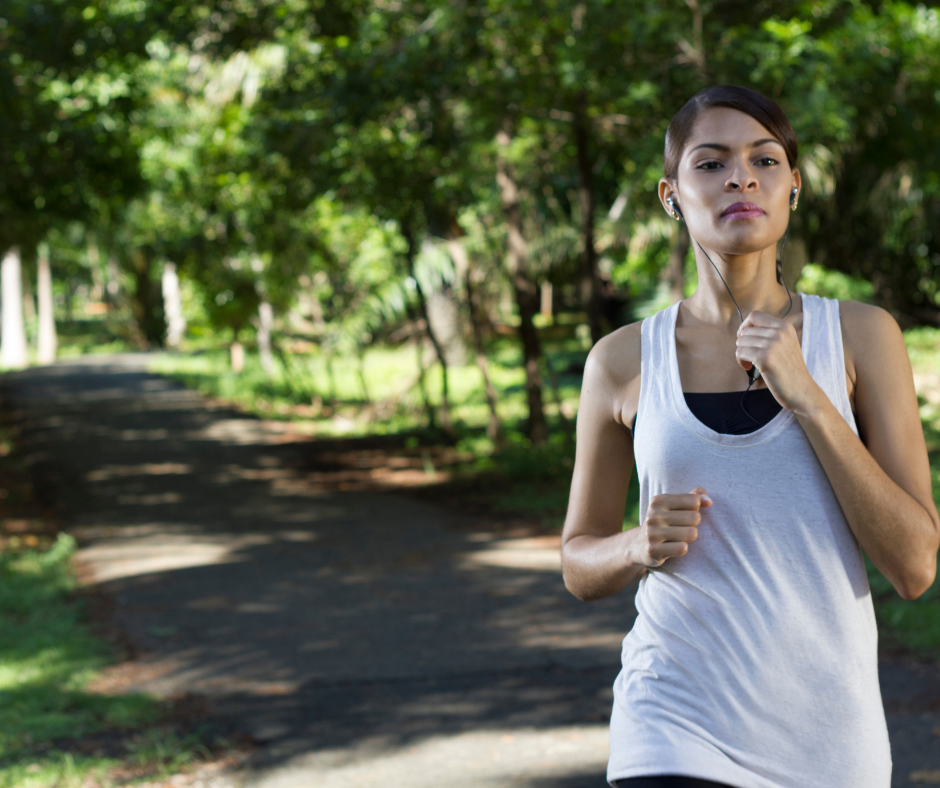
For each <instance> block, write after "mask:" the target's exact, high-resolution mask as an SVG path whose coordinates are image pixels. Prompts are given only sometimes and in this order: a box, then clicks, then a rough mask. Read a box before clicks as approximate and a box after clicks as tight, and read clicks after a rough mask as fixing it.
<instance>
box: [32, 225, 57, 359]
mask: <svg viewBox="0 0 940 788" xmlns="http://www.w3.org/2000/svg"><path fill="white" fill-rule="evenodd" d="M36 269H37V277H36V279H37V281H36V290H37V293H38V295H39V337H38V341H37V346H38V347H37V353H36V360H37V361H38V362H39V363H40V364H52V363H54V362H55V357H56V350H57V349H58V341H57V338H56V332H55V302H54V301H53V300H52V268H51V267H50V265H49V246H48V245H47V244H42V245H41V246H40V247H39V257H38V259H37V261H36Z"/></svg>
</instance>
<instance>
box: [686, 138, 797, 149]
mask: <svg viewBox="0 0 940 788" xmlns="http://www.w3.org/2000/svg"><path fill="white" fill-rule="evenodd" d="M768 142H775V143H776V144H777V145H779V146H780V147H781V148H782V147H783V143H782V142H780V140H778V139H775V138H774V137H765V138H764V139H762V140H757V142H752V143H751V147H752V148H759V147H760V146H761V145H766V144H767V143H768ZM699 148H714V149H715V150H720V151H724V152H725V153H730V152H731V148H729V147H728V146H727V145H719V144H718V143H717V142H703V143H702V144H701V145H696V146H695V147H694V148H692V150H690V151H689V153H693V152H694V151H697V150H698V149H699Z"/></svg>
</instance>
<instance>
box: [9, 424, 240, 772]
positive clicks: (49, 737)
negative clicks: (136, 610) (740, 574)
mask: <svg viewBox="0 0 940 788" xmlns="http://www.w3.org/2000/svg"><path fill="white" fill-rule="evenodd" d="M0 457H2V462H0V788H33V787H35V788H39V787H40V786H43V787H44V788H45V787H48V788H51V787H52V786H55V788H73V787H74V788H80V787H81V786H84V787H85V788H90V786H101V787H102V788H107V787H109V786H113V785H118V784H121V785H123V784H127V781H128V780H131V781H139V780H140V779H145V778H146V779H152V778H154V777H161V776H166V775H168V774H171V773H175V772H177V771H179V770H180V769H182V768H184V767H186V766H187V765H188V764H190V763H195V762H196V761H198V760H200V759H202V758H203V757H204V756H205V755H206V754H208V753H209V749H207V744H209V745H210V746H211V748H212V749H213V750H214V749H217V748H223V747H224V746H225V743H224V742H222V741H218V740H216V738H214V734H213V732H212V731H209V730H207V729H206V730H202V729H199V728H198V727H195V728H194V727H192V725H190V724H189V723H186V724H182V723H180V722H179V721H177V720H176V719H175V717H176V715H175V714H174V711H173V708H172V706H171V705H170V704H167V703H166V702H163V701H161V700H157V699H156V698H152V697H149V696H147V695H141V694H127V695H109V694H104V693H101V692H96V691H93V689H91V687H92V684H93V681H94V679H95V678H97V677H99V676H100V675H101V671H102V670H103V669H105V668H106V667H107V666H108V665H109V664H110V663H112V662H113V661H114V655H113V653H112V651H111V648H110V647H109V645H108V643H106V642H105V641H104V640H102V639H100V638H98V637H95V636H94V635H93V633H92V631H91V627H90V626H89V623H88V621H87V618H86V610H85V605H84V604H83V601H82V600H81V599H80V598H78V597H77V596H76V595H75V591H76V588H75V575H74V572H73V568H72V565H71V558H72V555H73V553H74V551H75V542H74V540H73V539H72V538H71V537H70V536H68V535H66V534H64V533H59V534H56V530H55V528H54V527H52V526H51V525H50V524H49V523H48V522H47V519H46V518H45V517H44V513H43V512H42V510H41V509H40V508H39V507H38V505H37V504H36V502H35V500H34V499H33V492H32V486H31V484H30V482H29V477H28V466H27V463H26V461H25V458H24V457H23V455H22V453H21V452H19V451H18V450H17V444H16V441H15V440H14V439H13V435H12V433H11V431H10V430H9V429H8V428H7V427H6V426H3V425H0Z"/></svg>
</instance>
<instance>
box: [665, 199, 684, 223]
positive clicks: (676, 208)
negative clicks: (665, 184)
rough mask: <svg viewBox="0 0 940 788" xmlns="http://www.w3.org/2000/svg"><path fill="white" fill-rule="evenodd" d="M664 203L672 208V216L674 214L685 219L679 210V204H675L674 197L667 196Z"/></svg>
mask: <svg viewBox="0 0 940 788" xmlns="http://www.w3.org/2000/svg"><path fill="white" fill-rule="evenodd" d="M666 204H667V205H668V206H669V207H670V208H672V213H673V216H675V218H676V219H685V217H684V216H683V215H682V211H680V210H679V206H678V205H676V200H675V198H674V197H667V198H666Z"/></svg>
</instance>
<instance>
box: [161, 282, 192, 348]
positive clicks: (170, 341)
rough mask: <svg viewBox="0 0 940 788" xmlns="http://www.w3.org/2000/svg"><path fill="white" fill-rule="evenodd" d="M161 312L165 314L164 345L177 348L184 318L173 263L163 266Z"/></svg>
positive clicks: (184, 321) (184, 326) (183, 331)
mask: <svg viewBox="0 0 940 788" xmlns="http://www.w3.org/2000/svg"><path fill="white" fill-rule="evenodd" d="M163 313H164V315H166V346H167V347H169V348H177V347H179V344H180V340H182V338H183V334H185V333H186V318H185V317H184V316H183V296H182V294H181V293H180V279H179V276H178V275H177V273H176V265H175V264H174V263H167V264H166V265H164V266H163Z"/></svg>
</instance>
